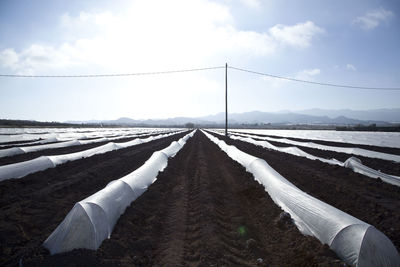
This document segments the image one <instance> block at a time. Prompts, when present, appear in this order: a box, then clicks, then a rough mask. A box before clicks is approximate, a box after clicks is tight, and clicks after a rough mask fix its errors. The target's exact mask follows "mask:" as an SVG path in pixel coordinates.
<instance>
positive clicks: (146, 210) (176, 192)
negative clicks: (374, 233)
mask: <svg viewBox="0 0 400 267" xmlns="http://www.w3.org/2000/svg"><path fill="white" fill-rule="evenodd" d="M281 213H282V210H281V209H280V208H278V207H277V206H276V205H275V204H274V203H273V202H272V200H271V199H270V197H269V196H268V194H267V193H266V192H265V190H264V187H263V186H261V185H260V184H258V183H257V182H256V181H255V180H254V178H253V177H252V175H250V174H249V173H247V172H246V171H245V169H244V168H243V167H242V166H240V165H239V164H237V163H235V162H234V161H233V160H231V159H230V158H229V157H228V156H227V155H226V154H225V153H224V152H222V151H221V150H220V149H219V148H218V147H217V146H216V145H215V144H213V143H212V142H211V141H210V140H208V139H207V137H206V136H205V135H204V134H202V133H201V132H197V133H196V134H195V136H194V137H193V138H191V139H189V141H188V142H187V144H186V145H185V147H184V148H183V149H182V150H181V151H180V152H179V153H178V154H177V156H176V157H174V158H172V159H170V160H169V162H168V167H167V168H166V169H165V170H164V171H163V172H162V173H160V174H159V175H158V179H157V181H156V182H155V183H154V184H152V185H151V186H150V187H149V189H148V190H147V191H146V192H145V193H144V194H143V195H142V196H141V197H140V198H138V199H137V200H136V201H135V202H134V203H133V204H132V205H131V206H130V207H129V208H128V209H127V210H126V212H125V213H124V214H123V215H122V216H121V218H120V219H119V221H118V223H117V225H116V226H115V228H114V231H113V233H112V236H111V238H110V239H109V240H106V241H104V242H103V244H102V245H101V247H100V248H99V249H98V250H97V251H90V250H83V249H79V250H74V251H72V252H69V253H64V254H59V255H55V256H49V255H48V254H46V252H45V251H44V250H37V251H36V252H35V253H32V254H31V256H30V257H27V258H25V264H26V265H27V266H30V265H36V266H39V265H40V266H43V265H45V266H50V265H58V266H60V265H63V264H65V265H68V264H72V263H73V264H76V265H77V266H78V265H105V266H115V265H119V266H132V265H134V266H149V265H150V266H224V265H225V266H256V265H262V266H306V265H307V266H309V265H313V264H314V265H318V264H319V265H322V266H328V265H329V266H339V265H340V261H338V260H337V258H336V256H335V254H334V253H333V252H332V251H330V250H329V249H328V248H327V247H326V246H323V245H321V244H320V242H319V241H318V240H316V239H314V238H312V237H306V236H303V235H302V234H300V232H299V231H298V230H297V228H296V227H295V226H294V225H293V224H291V223H290V222H289V221H285V220H280V219H279V216H280V214H281Z"/></svg>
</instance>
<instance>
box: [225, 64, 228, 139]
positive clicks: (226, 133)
mask: <svg viewBox="0 0 400 267" xmlns="http://www.w3.org/2000/svg"><path fill="white" fill-rule="evenodd" d="M225 136H228V63H225Z"/></svg>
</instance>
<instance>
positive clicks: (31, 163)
mask: <svg viewBox="0 0 400 267" xmlns="http://www.w3.org/2000/svg"><path fill="white" fill-rule="evenodd" d="M178 133H179V132H178ZM174 134H177V133H170V134H160V135H157V136H150V137H147V138H144V139H140V138H136V139H134V140H131V141H128V142H124V143H113V142H110V143H107V144H105V145H102V146H98V147H95V148H91V149H87V150H84V151H80V152H75V153H70V154H64V155H55V156H41V157H38V158H36V159H32V160H28V161H23V162H18V163H13V164H8V165H4V166H0V181H3V180H6V179H11V178H21V177H24V176H26V175H28V174H30V173H34V172H37V171H42V170H45V169H48V168H53V167H55V166H57V165H60V164H64V163H65V162H67V161H73V160H78V159H82V158H88V157H91V156H93V155H97V154H103V153H106V152H109V151H113V150H118V149H121V148H127V147H131V146H134V145H138V144H142V143H147V142H150V141H153V140H156V139H160V138H164V137H167V136H171V135H174Z"/></svg>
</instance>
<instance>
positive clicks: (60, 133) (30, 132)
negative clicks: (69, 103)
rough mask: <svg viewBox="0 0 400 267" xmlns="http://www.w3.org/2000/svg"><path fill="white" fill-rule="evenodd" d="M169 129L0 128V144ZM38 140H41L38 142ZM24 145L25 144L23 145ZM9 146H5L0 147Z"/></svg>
mask: <svg viewBox="0 0 400 267" xmlns="http://www.w3.org/2000/svg"><path fill="white" fill-rule="evenodd" d="M165 131H171V129H165V128H164V129H161V128H84V129H80V128H79V129H76V128H60V129H58V128H57V129H56V128H40V129H36V128H0V143H7V142H19V141H30V144H35V143H36V144H40V143H48V142H54V141H52V140H54V139H56V140H58V141H69V140H75V139H85V138H98V137H111V136H116V135H129V134H145V133H147V134H149V133H154V134H161V133H164V132H165ZM38 139H43V140H39V141H38ZM25 144H26V143H25ZM3 146H9V145H7V144H3V145H0V147H3Z"/></svg>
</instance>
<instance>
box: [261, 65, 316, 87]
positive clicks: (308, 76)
mask: <svg viewBox="0 0 400 267" xmlns="http://www.w3.org/2000/svg"><path fill="white" fill-rule="evenodd" d="M320 73H321V70H320V69H304V70H301V71H298V72H297V73H295V75H288V76H286V77H288V78H294V79H299V80H306V81H313V80H314V76H316V75H318V74H320ZM261 80H263V81H265V82H266V83H267V84H268V86H269V87H271V88H283V87H284V86H285V85H287V83H290V81H289V80H286V79H279V78H274V77H269V76H262V77H261Z"/></svg>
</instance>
